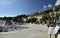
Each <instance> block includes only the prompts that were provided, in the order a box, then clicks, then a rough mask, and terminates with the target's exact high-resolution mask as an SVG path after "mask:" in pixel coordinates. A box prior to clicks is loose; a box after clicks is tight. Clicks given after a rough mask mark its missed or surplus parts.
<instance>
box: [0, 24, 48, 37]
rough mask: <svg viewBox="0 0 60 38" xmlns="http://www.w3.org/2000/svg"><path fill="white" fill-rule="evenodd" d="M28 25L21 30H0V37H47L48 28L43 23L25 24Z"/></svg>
mask: <svg viewBox="0 0 60 38" xmlns="http://www.w3.org/2000/svg"><path fill="white" fill-rule="evenodd" d="M23 26H25V27H30V28H28V29H24V30H21V31H13V32H0V38H48V28H47V27H46V26H44V25H38V24H26V25H23Z"/></svg>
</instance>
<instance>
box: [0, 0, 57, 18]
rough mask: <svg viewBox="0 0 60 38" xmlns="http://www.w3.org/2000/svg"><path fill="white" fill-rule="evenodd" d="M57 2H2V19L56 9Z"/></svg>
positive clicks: (42, 0) (38, 0)
mask: <svg viewBox="0 0 60 38" xmlns="http://www.w3.org/2000/svg"><path fill="white" fill-rule="evenodd" d="M56 1H57V0H0V17H4V16H17V15H21V14H31V13H34V12H41V11H43V10H46V9H49V8H51V7H54V6H55V4H56Z"/></svg>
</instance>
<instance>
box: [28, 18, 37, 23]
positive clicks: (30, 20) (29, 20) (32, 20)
mask: <svg viewBox="0 0 60 38" xmlns="http://www.w3.org/2000/svg"><path fill="white" fill-rule="evenodd" d="M35 21H37V18H34V17H33V18H30V19H28V22H29V23H30V22H31V23H33V22H35Z"/></svg>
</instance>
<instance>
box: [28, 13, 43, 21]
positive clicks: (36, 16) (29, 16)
mask: <svg viewBox="0 0 60 38" xmlns="http://www.w3.org/2000/svg"><path fill="white" fill-rule="evenodd" d="M42 15H43V13H39V12H36V13H34V14H29V15H28V19H30V18H32V17H34V18H37V19H38V21H39V20H40V19H41V18H42Z"/></svg>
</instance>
